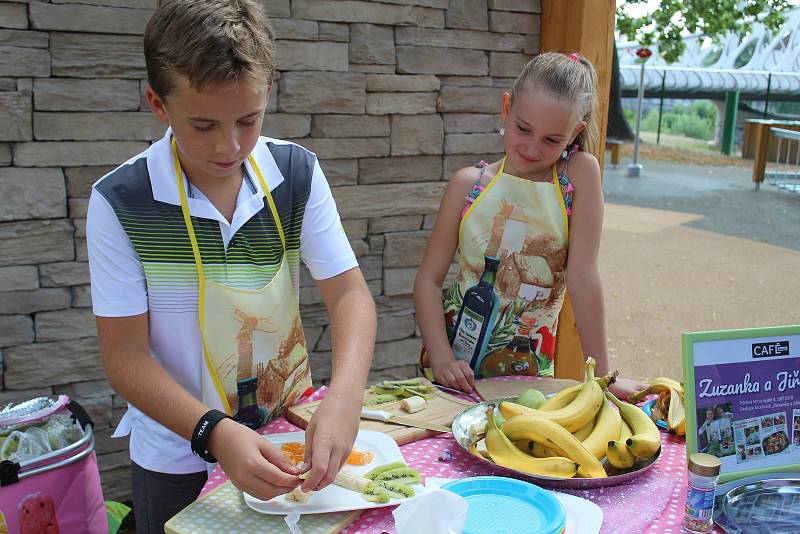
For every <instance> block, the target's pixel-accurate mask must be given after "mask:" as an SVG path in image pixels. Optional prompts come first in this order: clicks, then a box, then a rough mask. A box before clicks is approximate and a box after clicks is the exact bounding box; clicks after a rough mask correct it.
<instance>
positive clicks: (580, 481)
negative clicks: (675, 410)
mask: <svg viewBox="0 0 800 534" xmlns="http://www.w3.org/2000/svg"><path fill="white" fill-rule="evenodd" d="M514 399H515V397H507V398H504V399H496V400H492V401H487V402H481V403H479V404H476V405H474V406H470V407H469V408H467V409H466V410H464V411H462V412H461V413H460V414H458V415H457V416H456V418H455V419H454V420H453V425H452V428H453V437H454V438H455V440H456V442H457V443H458V445H459V446H460V447H461V448H462V449H464V450H465V451H467V452H468V453H469V452H470V445H472V442H473V441H474V435H470V428H473V426H474V425H481V426H483V425H485V424H486V421H487V419H486V410H487V408H488V407H489V405H490V404H494V405H495V406H497V405H498V404H499V403H500V402H502V401H513V400H514ZM496 409H497V408H495V410H496ZM470 456H472V457H473V458H475V459H476V460H477V461H479V462H483V463H484V464H485V465H486V466H487V467H489V468H490V469H492V470H493V471H495V472H497V473H499V474H502V475H505V476H510V477H513V478H522V479H527V480H531V481H533V482H535V483H536V484H537V485H539V486H545V487H548V488H554V489H591V488H602V487H607V486H616V485H618V484H624V483H625V482H629V481H631V480H633V479H635V478H636V477H638V476H640V475H642V474H644V473H646V472H647V471H648V470H650V469H651V468H652V467H653V465H655V463H656V460H658V458H659V456H661V449H659V450H658V452H657V453H656V454H655V456H653V457H652V458H648V459H647V460H639V461H638V462H636V465H634V466H633V468H631V469H630V470H626V471H620V470H618V469H615V468H614V467H612V466H611V465H608V464H607V463H606V461H605V459H604V460H603V462H602V464H603V467H604V468H605V470H606V473H608V477H606V478H554V477H547V476H542V475H534V474H531V473H526V472H524V471H517V470H516V469H508V468H506V467H502V466H499V465H497V464H496V463H494V462H492V461H490V460H487V459H486V458H483V457H480V456H476V455H472V453H470Z"/></svg>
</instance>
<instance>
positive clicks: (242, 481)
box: [208, 419, 301, 501]
mask: <svg viewBox="0 0 800 534" xmlns="http://www.w3.org/2000/svg"><path fill="white" fill-rule="evenodd" d="M208 450H209V452H210V453H211V454H213V455H214V457H215V458H216V459H217V461H219V463H220V465H221V466H222V468H223V469H224V470H225V473H226V474H227V475H228V477H230V479H231V482H233V485H234V486H236V487H237V488H239V489H240V490H242V491H246V492H247V493H249V494H250V495H252V496H253V497H256V498H258V499H261V500H262V501H268V500H269V499H272V498H273V497H276V496H278V495H282V494H284V493H289V492H290V491H292V490H293V489H294V488H295V487H297V485H298V484H300V482H301V480H300V478H299V476H298V474H299V471H298V470H297V469H296V468H295V467H293V466H292V465H291V464H290V463H289V462H288V460H286V458H284V457H283V455H282V454H281V451H280V450H278V448H277V447H275V446H274V445H273V444H272V443H270V442H269V441H267V440H266V439H264V438H263V437H262V436H261V435H260V434H258V433H257V432H254V431H253V430H250V429H249V428H247V427H246V426H244V425H240V424H239V423H237V422H236V421H234V420H232V419H223V420H222V421H220V422H219V423H217V425H216V426H215V427H214V429H213V430H212V431H211V435H210V436H209V439H208Z"/></svg>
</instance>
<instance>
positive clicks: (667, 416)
mask: <svg viewBox="0 0 800 534" xmlns="http://www.w3.org/2000/svg"><path fill="white" fill-rule="evenodd" d="M648 395H658V398H657V399H656V403H655V406H653V415H652V418H653V420H654V421H658V420H659V419H660V420H662V421H666V423H667V428H668V429H669V433H670V434H675V435H678V436H683V435H684V434H686V408H685V406H684V400H683V399H684V394H683V384H681V383H680V382H678V381H676V380H673V379H671V378H664V377H661V378H656V379H655V380H653V381H652V382H650V385H649V386H647V387H646V388H644V389H643V390H641V391H637V392H636V393H634V394H633V395H631V398H630V399H629V400H630V402H639V401H641V400H642V399H644V398H645V397H646V396H648Z"/></svg>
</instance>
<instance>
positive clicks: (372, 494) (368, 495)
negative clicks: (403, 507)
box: [361, 482, 389, 504]
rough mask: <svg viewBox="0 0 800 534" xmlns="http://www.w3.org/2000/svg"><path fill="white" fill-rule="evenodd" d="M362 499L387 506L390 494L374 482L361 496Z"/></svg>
mask: <svg viewBox="0 0 800 534" xmlns="http://www.w3.org/2000/svg"><path fill="white" fill-rule="evenodd" d="M361 498H362V499H364V500H365V501H369V502H377V503H381V504H386V503H387V502H389V492H388V491H386V489H385V488H382V487H380V486H378V485H377V484H375V483H374V482H370V483H369V485H368V486H367V487H366V489H365V490H364V492H363V493H362V494H361Z"/></svg>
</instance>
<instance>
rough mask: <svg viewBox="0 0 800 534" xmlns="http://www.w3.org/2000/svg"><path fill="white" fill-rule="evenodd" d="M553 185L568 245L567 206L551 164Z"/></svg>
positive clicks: (554, 168)
mask: <svg viewBox="0 0 800 534" xmlns="http://www.w3.org/2000/svg"><path fill="white" fill-rule="evenodd" d="M553 185H554V186H555V188H556V193H557V194H558V204H559V206H561V215H563V218H564V235H565V236H566V238H567V243H569V217H567V204H566V202H565V201H564V193H563V191H561V184H560V183H559V182H558V172H556V166H555V164H553Z"/></svg>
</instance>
